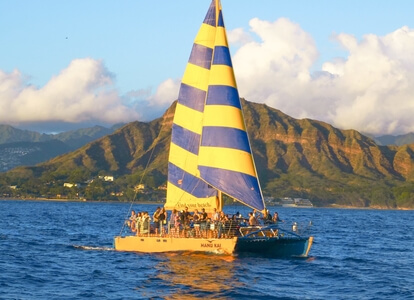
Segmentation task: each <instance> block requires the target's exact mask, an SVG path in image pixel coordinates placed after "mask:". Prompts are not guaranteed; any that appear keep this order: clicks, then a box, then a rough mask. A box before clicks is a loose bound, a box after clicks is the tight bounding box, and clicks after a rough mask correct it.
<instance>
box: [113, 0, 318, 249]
mask: <svg viewBox="0 0 414 300" xmlns="http://www.w3.org/2000/svg"><path fill="white" fill-rule="evenodd" d="M223 194H225V195H227V196H228V197H231V198H233V199H235V200H237V201H239V202H241V203H242V204H244V205H246V206H248V207H250V208H251V209H252V210H256V211H261V212H264V211H265V210H266V207H265V202H264V200H263V194H262V190H261V187H260V182H259V179H258V176H257V171H256V167H255V163H254V159H253V155H252V149H251V146H250V141H249V137H248V134H247V131H246V125H245V121H244V116H243V111H242V103H241V101H240V98H239V93H238V90H237V85H236V80H235V76H234V72H233V66H232V61H231V56H230V50H229V46H228V42H227V34H226V30H225V27H224V21H223V14H222V7H221V3H220V0H213V1H212V2H211V4H210V6H209V9H208V11H207V14H206V16H205V18H204V21H203V23H202V25H201V27H200V29H199V31H198V34H197V36H196V38H195V40H194V44H193V47H192V51H191V54H190V58H189V60H188V63H187V66H186V69H185V72H184V76H183V78H182V82H181V86H180V91H179V95H178V101H177V104H176V109H175V114H174V120H173V124H172V134H171V143H170V152H169V161H168V182H167V199H166V203H165V206H164V208H165V209H166V210H168V211H171V210H173V209H175V210H178V211H181V210H184V209H186V208H187V209H188V210H189V211H194V210H196V209H197V210H201V209H204V210H205V211H206V212H207V213H208V214H210V215H211V214H212V213H213V211H215V210H217V211H222V210H223V197H222V196H223ZM216 225H217V224H216ZM213 227H214V224H211V227H209V228H207V231H209V232H208V234H202V235H198V236H197V235H191V234H188V233H186V234H184V235H182V234H179V235H177V234H176V233H171V232H169V231H168V232H166V233H164V234H163V235H159V234H151V233H149V232H148V233H145V234H139V235H123V236H122V235H120V236H116V237H115V239H114V247H115V249H116V250H119V251H136V252H149V253H153V252H171V251H196V252H215V253H224V254H237V253H258V254H265V255H270V256H276V257H278V256H302V257H306V256H308V253H309V250H310V248H311V245H312V241H313V237H311V236H302V235H299V234H298V232H297V231H288V230H282V229H281V228H280V227H279V226H278V225H277V224H271V225H267V226H242V225H241V223H237V226H233V227H232V226H230V227H231V230H230V229H229V228H226V229H225V230H227V229H229V231H228V232H227V234H222V235H220V237H219V236H218V235H217V234H212V232H213V231H214V229H213ZM187 230H188V229H187ZM223 230H224V229H223ZM230 231H231V232H230Z"/></svg>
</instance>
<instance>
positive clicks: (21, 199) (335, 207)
mask: <svg viewBox="0 0 414 300" xmlns="http://www.w3.org/2000/svg"><path fill="white" fill-rule="evenodd" d="M8 200H9V201H53V202H87V203H101V202H104V203H105V202H107V203H120V204H130V203H131V201H118V200H86V199H75V198H74V199H61V198H12V197H10V198H8V197H5V198H0V201H8ZM134 203H135V204H154V205H163V204H164V203H163V202H134ZM226 206H227V205H226ZM268 207H274V206H272V205H269V206H268ZM287 208H303V207H287ZM305 208H306V209H313V208H334V209H371V210H403V211H408V210H414V208H405V207H401V208H390V207H377V206H375V207H358V206H349V205H340V204H331V205H329V206H318V207H315V206H314V207H305Z"/></svg>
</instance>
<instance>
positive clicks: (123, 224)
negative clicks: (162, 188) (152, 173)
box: [119, 144, 157, 235]
mask: <svg viewBox="0 0 414 300" xmlns="http://www.w3.org/2000/svg"><path fill="white" fill-rule="evenodd" d="M156 146H157V144H155V145H154V147H152V151H151V154H150V157H149V158H148V162H147V165H146V166H145V169H144V173H142V176H141V179H140V181H139V184H141V183H142V180H143V178H144V176H145V174H146V172H147V169H148V166H149V163H150V161H151V158H152V155H153V153H154V150H155V147H156ZM137 194H138V189H136V191H135V195H134V197H133V198H132V201H131V205H130V206H129V209H128V212H127V215H126V217H125V218H124V222H123V223H122V228H121V231H120V232H119V235H122V232H123V231H124V229H125V224H126V222H125V221H126V220H127V219H128V216H129V214H130V213H131V210H132V205H133V204H134V201H135V199H136V198H137Z"/></svg>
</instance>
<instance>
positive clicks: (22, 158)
mask: <svg viewBox="0 0 414 300" xmlns="http://www.w3.org/2000/svg"><path fill="white" fill-rule="evenodd" d="M121 126H123V124H117V125H114V126H112V127H111V128H105V127H102V126H94V127H90V128H83V129H78V130H71V131H67V132H63V133H58V134H44V133H43V134H41V133H38V132H35V131H29V130H21V129H17V128H14V127H12V126H9V125H0V172H4V171H8V170H10V169H12V168H15V167H17V166H22V165H26V166H30V165H36V164H38V163H41V162H44V161H47V160H49V159H51V158H53V157H55V156H58V155H61V154H64V153H67V152H69V151H73V150H75V149H78V148H80V147H82V146H84V145H85V144H87V143H89V142H91V141H93V140H96V139H98V138H100V137H103V136H105V135H108V134H111V133H112V132H114V131H115V130H116V129H118V128H120V127H121Z"/></svg>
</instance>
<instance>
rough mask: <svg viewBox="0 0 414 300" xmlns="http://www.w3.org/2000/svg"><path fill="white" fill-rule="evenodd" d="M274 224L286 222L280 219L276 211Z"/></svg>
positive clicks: (273, 219)
mask: <svg viewBox="0 0 414 300" xmlns="http://www.w3.org/2000/svg"><path fill="white" fill-rule="evenodd" d="M272 221H273V223H275V224H277V222H284V221H283V220H281V219H280V218H279V214H278V213H277V212H276V211H275V213H274V214H273V218H272Z"/></svg>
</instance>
